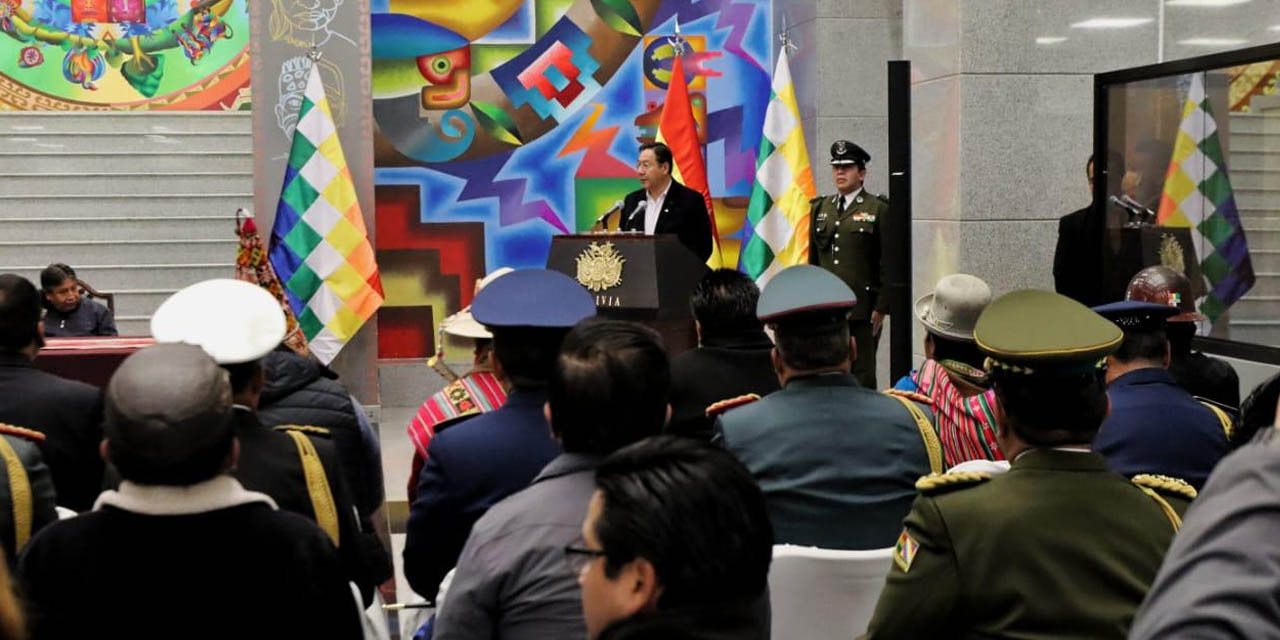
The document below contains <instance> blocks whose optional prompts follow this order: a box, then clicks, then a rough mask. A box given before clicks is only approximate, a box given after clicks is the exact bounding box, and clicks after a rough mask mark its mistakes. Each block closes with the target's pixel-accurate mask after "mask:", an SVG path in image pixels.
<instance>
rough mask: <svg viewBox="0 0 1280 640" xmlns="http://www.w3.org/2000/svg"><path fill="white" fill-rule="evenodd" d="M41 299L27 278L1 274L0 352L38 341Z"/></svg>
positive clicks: (12, 350) (21, 347) (23, 346)
mask: <svg viewBox="0 0 1280 640" xmlns="http://www.w3.org/2000/svg"><path fill="white" fill-rule="evenodd" d="M40 300H41V298H40V292H39V291H37V290H36V286H35V285H33V284H31V282H30V281H28V280H27V279H26V278H23V277H22V276H19V275H15V274H12V273H5V274H0V352H3V353H14V352H17V351H20V350H22V349H25V348H27V347H29V346H31V344H32V343H33V342H37V341H38V340H39V338H40V333H39V328H38V327H39V325H40Z"/></svg>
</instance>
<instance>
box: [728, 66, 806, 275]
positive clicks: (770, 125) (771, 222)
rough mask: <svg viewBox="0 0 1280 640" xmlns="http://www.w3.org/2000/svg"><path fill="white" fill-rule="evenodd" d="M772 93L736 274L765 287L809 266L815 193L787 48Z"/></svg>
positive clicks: (778, 68)
mask: <svg viewBox="0 0 1280 640" xmlns="http://www.w3.org/2000/svg"><path fill="white" fill-rule="evenodd" d="M772 93H773V95H772V96H771V97H770V99H769V106H768V107H766V108H765V113H764V135H762V136H760V151H759V153H758V154H757V157H756V180H755V184H754V185H753V186H752V188H751V201H750V203H749V204H748V205H747V221H746V225H744V226H745V227H746V229H747V231H746V233H748V234H749V235H748V236H747V238H746V242H744V243H743V245H742V254H741V255H740V256H739V257H738V268H739V269H740V270H741V271H742V272H743V273H745V274H747V275H748V276H751V277H752V278H753V279H755V281H756V284H758V285H760V286H761V287H763V286H764V285H765V283H767V282H768V281H769V279H770V278H772V277H773V276H774V274H776V273H777V272H779V271H781V270H782V269H784V268H786V267H789V266H792V265H796V264H802V263H805V262H808V260H809V200H810V199H812V198H813V197H814V194H815V192H816V191H817V190H816V189H815V188H814V185H813V169H812V167H811V166H810V165H809V151H808V149H806V148H805V143H804V130H803V129H802V128H801V127H800V109H799V107H797V106H796V92H795V85H794V84H792V82H791V68H790V67H789V66H788V65H787V48H786V47H785V46H784V47H782V53H781V54H779V56H778V65H777V67H776V68H775V69H774V72H773V91H772Z"/></svg>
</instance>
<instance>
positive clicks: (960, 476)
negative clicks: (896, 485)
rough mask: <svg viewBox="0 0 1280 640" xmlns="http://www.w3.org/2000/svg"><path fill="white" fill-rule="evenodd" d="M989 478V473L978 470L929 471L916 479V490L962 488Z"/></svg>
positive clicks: (929, 491)
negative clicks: (929, 472)
mask: <svg viewBox="0 0 1280 640" xmlns="http://www.w3.org/2000/svg"><path fill="white" fill-rule="evenodd" d="M990 479H991V474H989V473H981V472H978V471H956V472H953V473H931V474H929V475H927V476H921V477H920V479H919V480H916V491H919V492H920V493H938V492H940V491H949V490H951V489H962V488H964V487H970V486H974V485H977V484H981V483H983V482H986V481H987V480H990Z"/></svg>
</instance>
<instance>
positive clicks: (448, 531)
mask: <svg viewBox="0 0 1280 640" xmlns="http://www.w3.org/2000/svg"><path fill="white" fill-rule="evenodd" d="M546 402H547V392H546V390H543V389H519V388H517V389H513V390H512V391H511V395H509V396H507V402H506V404H504V405H502V407H501V408H500V409H496V410H494V411H490V412H488V413H484V414H481V415H478V416H476V417H474V418H471V419H469V420H467V421H466V422H463V423H461V424H458V425H456V426H453V427H450V428H449V429H445V430H444V431H440V432H437V433H436V435H435V437H433V438H431V444H430V445H429V446H428V448H427V453H428V456H427V464H426V466H424V467H423V468H422V474H421V475H420V476H419V479H418V497H417V498H416V499H414V501H413V505H412V506H411V507H410V510H409V524H408V526H407V527H406V533H407V536H406V537H405V545H404V576H405V578H406V579H407V580H408V581H409V586H411V587H413V590H414V591H416V592H418V594H419V595H421V596H422V597H424V598H427V599H429V600H435V597H436V592H437V591H438V590H439V588H440V580H441V579H443V578H444V575H445V574H446V573H448V572H449V570H450V569H452V568H453V567H454V565H456V564H457V563H458V555H459V554H461V553H462V547H463V545H464V544H465V543H466V541H467V534H469V533H471V525H473V524H475V522H476V520H479V519H480V516H482V515H484V514H485V512H486V511H488V510H489V507H492V506H493V505H494V504H495V503H497V502H498V501H499V500H502V499H503V498H505V497H507V496H509V495H511V494H513V493H515V492H517V491H519V490H521V489H523V488H525V487H527V486H529V483H530V482H532V481H533V479H534V477H535V476H537V475H538V472H539V471H541V470H542V468H543V467H545V466H546V465H547V463H549V462H551V460H552V459H553V458H555V457H556V456H558V455H560V445H559V444H557V443H556V441H555V440H553V439H552V438H551V429H550V428H549V427H548V426H547V419H546V418H545V417H543V415H542V405H544V404H546Z"/></svg>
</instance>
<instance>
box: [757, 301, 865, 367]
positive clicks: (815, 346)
mask: <svg viewBox="0 0 1280 640" xmlns="http://www.w3.org/2000/svg"><path fill="white" fill-rule="evenodd" d="M773 327H774V329H773V338H774V344H775V346H777V348H778V353H779V354H780V355H781V356H782V361H783V362H785V363H786V365H787V366H788V367H790V368H792V369H795V370H797V371H813V370H816V369H830V368H832V367H836V366H839V365H840V364H841V363H842V362H844V361H845V360H846V359H849V355H850V349H851V348H852V347H850V346H849V323H848V321H846V320H845V313H843V312H837V313H832V312H814V313H806V314H800V315H798V316H791V317H788V318H785V319H783V320H780V321H778V322H777V323H775V324H774V325H773Z"/></svg>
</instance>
